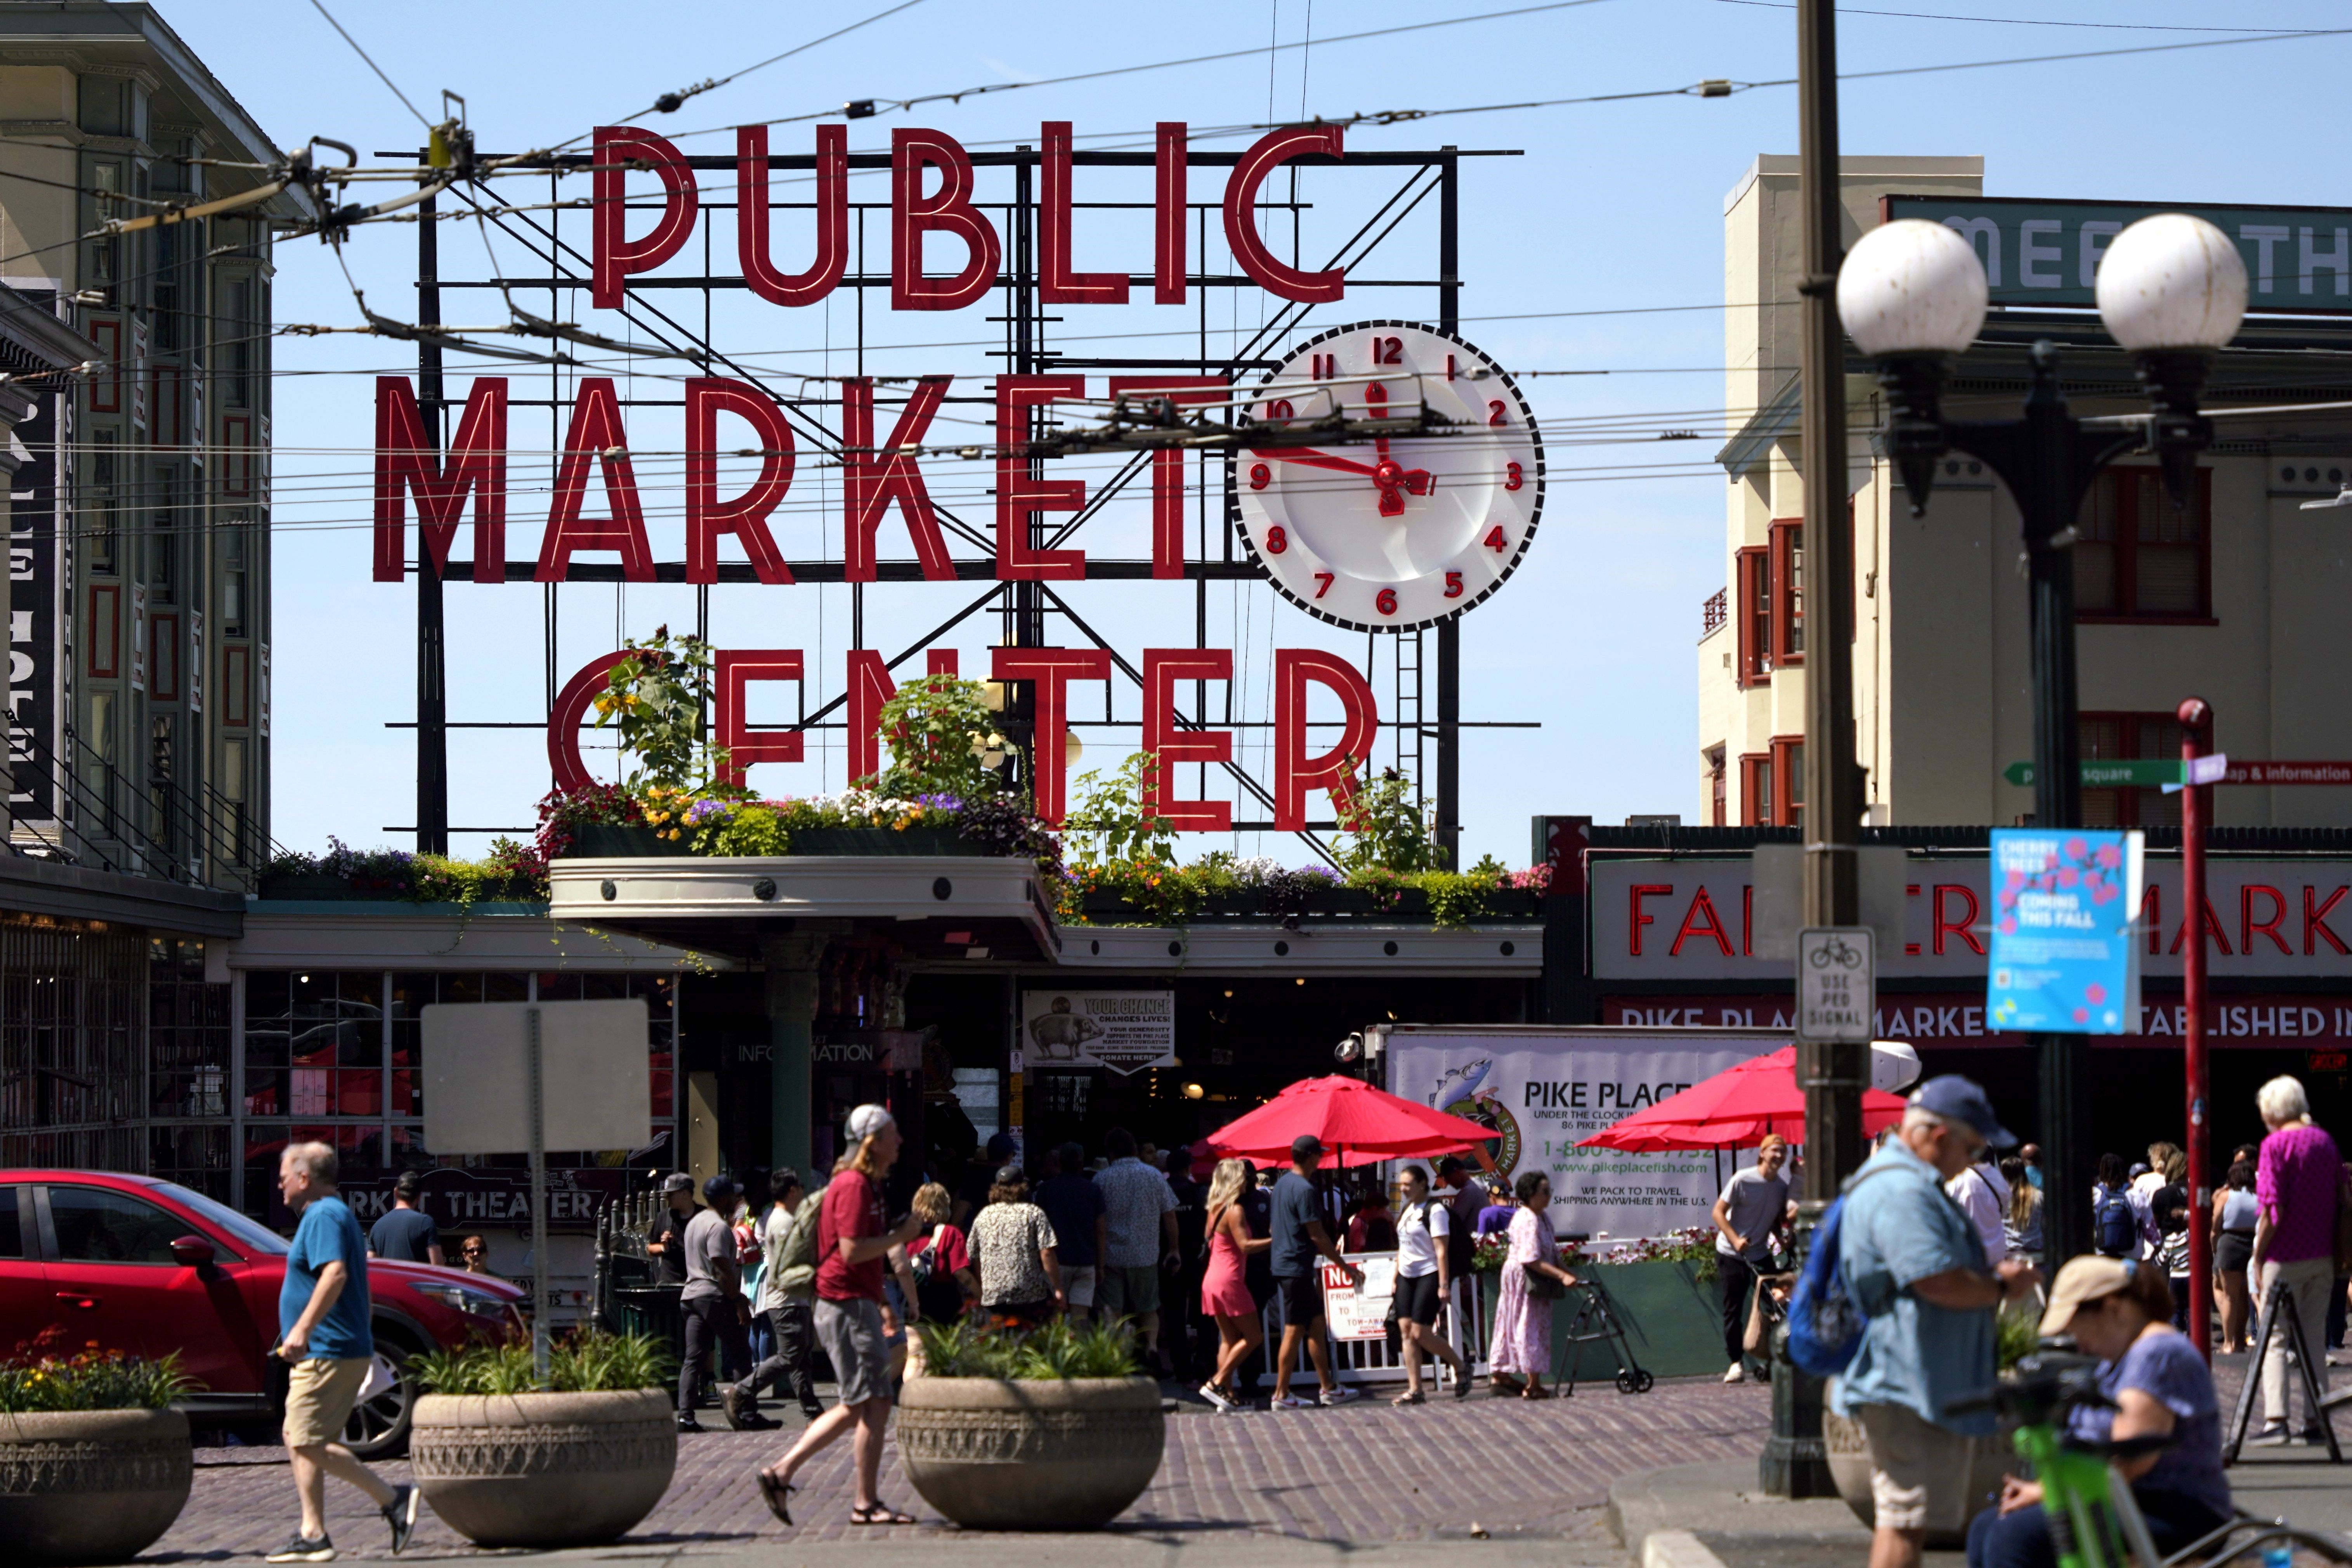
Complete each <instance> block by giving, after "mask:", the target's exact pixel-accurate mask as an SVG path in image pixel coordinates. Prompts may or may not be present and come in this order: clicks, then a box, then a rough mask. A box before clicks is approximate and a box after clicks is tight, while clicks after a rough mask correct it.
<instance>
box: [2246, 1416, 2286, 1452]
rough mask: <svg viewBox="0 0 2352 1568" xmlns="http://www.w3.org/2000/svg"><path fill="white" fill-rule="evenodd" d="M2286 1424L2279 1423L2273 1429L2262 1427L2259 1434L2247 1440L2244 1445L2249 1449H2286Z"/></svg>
mask: <svg viewBox="0 0 2352 1568" xmlns="http://www.w3.org/2000/svg"><path fill="white" fill-rule="evenodd" d="M2286 1441H2287V1431H2286V1423H2285V1422H2284V1421H2281V1422H2280V1423H2278V1424H2277V1425H2276V1426H2274V1427H2263V1429H2262V1430H2261V1431H2260V1432H2257V1433H2256V1434H2254V1436H2252V1437H2249V1438H2247V1439H2246V1444H2247V1446H2248V1447H2249V1448H2284V1447H2286Z"/></svg>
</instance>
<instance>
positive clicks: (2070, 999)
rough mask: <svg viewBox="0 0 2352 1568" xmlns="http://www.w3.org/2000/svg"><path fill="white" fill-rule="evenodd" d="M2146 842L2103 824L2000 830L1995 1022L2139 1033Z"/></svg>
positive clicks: (1992, 991)
mask: <svg viewBox="0 0 2352 1568" xmlns="http://www.w3.org/2000/svg"><path fill="white" fill-rule="evenodd" d="M2141 871H2142V866H2141V837H2140V835H2139V834H2138V833H2136V832H2118V831H2108V830H2100V829H2094V828H2060V829H2042V828H1999V829H1995V830H1994V831H1993V835H1992V894H1993V909H1992V951H1991V952H1990V955H1989V956H1987V959H1986V967H1987V969H1988V971H1989V973H1988V977H1987V978H1988V981H1989V984H1988V986H1987V988H1986V992H1985V1024H1986V1027H1988V1028H1990V1029H1997V1030H2011V1031H2017V1032H2025V1031H2031V1030H2046V1031H2049V1032H2052V1033H2056V1034H2131V1033H2137V1026H2138V1021H2139V951H2140V944H2139V942H2138V941H2137V940H2136V937H2137V932H2136V931H2135V929H2134V927H2133V922H2134V920H2135V919H2136V918H2137V915H2138V914H2139V905H2140V883H2141Z"/></svg>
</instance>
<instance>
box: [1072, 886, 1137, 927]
mask: <svg viewBox="0 0 2352 1568" xmlns="http://www.w3.org/2000/svg"><path fill="white" fill-rule="evenodd" d="M1078 907H1079V909H1080V910H1081V911H1082V912H1083V913H1084V914H1085V915H1086V917H1087V919H1088V920H1089V921H1095V922H1098V923H1101V924H1104V925H1135V924H1137V923H1138V922H1139V921H1141V920H1142V919H1143V918H1144V914H1143V911H1141V910H1140V909H1138V908H1137V907H1136V906H1135V905H1134V904H1129V902H1128V901H1127V900H1126V898H1125V897H1124V896H1122V895H1121V894H1116V893H1089V894H1087V895H1086V896H1085V897H1084V898H1083V899H1081V900H1080V901H1079V904H1078Z"/></svg>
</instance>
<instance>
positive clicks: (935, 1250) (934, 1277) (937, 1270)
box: [907, 1225, 963, 1322]
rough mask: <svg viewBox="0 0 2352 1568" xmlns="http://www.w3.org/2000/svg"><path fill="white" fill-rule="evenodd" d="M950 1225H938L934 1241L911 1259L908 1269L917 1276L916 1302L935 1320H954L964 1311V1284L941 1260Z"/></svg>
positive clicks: (932, 1239)
mask: <svg viewBox="0 0 2352 1568" xmlns="http://www.w3.org/2000/svg"><path fill="white" fill-rule="evenodd" d="M946 1234H947V1227H946V1226H944V1225H940V1226H936V1227H934V1228H932V1230H931V1244H930V1245H929V1246H928V1247H926V1248H924V1249H922V1250H921V1251H920V1252H917V1253H915V1254H913V1255H912V1256H911V1257H909V1258H908V1260H907V1270H908V1272H909V1273H911V1274H913V1275H914V1276H915V1305H916V1307H917V1308H918V1309H919V1311H920V1312H922V1314H923V1316H924V1317H926V1318H929V1319H930V1320H931V1321H932V1322H952V1321H953V1320H954V1319H955V1317H956V1316H957V1315H958V1314H959V1313H961V1312H962V1311H963V1287H962V1286H961V1285H960V1284H958V1283H957V1282H956V1278H955V1276H954V1275H952V1274H950V1273H949V1272H948V1271H947V1270H946V1269H945V1268H943V1267H942V1266H941V1264H940V1238H941V1237H942V1236H944V1235H946Z"/></svg>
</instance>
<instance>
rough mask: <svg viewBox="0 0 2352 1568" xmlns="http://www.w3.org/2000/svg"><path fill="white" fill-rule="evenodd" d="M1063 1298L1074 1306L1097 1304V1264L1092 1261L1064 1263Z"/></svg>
mask: <svg viewBox="0 0 2352 1568" xmlns="http://www.w3.org/2000/svg"><path fill="white" fill-rule="evenodd" d="M1062 1299H1063V1300H1064V1301H1067V1302H1069V1304H1070V1305H1072V1306H1074V1307H1091V1306H1093V1305H1094V1304H1095V1266H1094V1265H1093V1264H1091V1263H1065V1264H1063V1265H1062Z"/></svg>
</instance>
